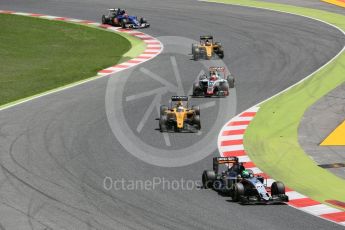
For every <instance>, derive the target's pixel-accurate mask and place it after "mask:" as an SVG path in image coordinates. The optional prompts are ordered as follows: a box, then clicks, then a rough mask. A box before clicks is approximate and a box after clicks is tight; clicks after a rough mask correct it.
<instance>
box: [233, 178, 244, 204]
mask: <svg viewBox="0 0 345 230" xmlns="http://www.w3.org/2000/svg"><path fill="white" fill-rule="evenodd" d="M243 195H244V186H243V184H242V183H240V182H239V183H236V184H235V187H234V194H233V196H232V200H233V201H235V202H238V201H240V199H241V196H243Z"/></svg>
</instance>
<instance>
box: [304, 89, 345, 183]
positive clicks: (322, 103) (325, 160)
mask: <svg viewBox="0 0 345 230" xmlns="http://www.w3.org/2000/svg"><path fill="white" fill-rule="evenodd" d="M344 90H345V84H342V85H340V86H338V87H337V88H336V89H335V90H333V91H332V92H330V93H328V94H327V95H326V96H325V97H323V98H322V99H320V100H319V101H318V102H316V103H315V104H314V105H312V106H311V107H310V108H309V109H308V110H307V111H306V112H305V114H304V116H303V119H302V121H301V124H300V126H299V130H298V132H299V143H300V145H301V146H302V148H303V149H304V150H305V152H306V153H307V154H308V155H309V156H310V157H311V158H312V159H313V160H314V161H315V162H316V163H317V164H320V165H322V164H334V163H344V162H345V147H344V146H319V145H320V143H321V142H322V141H323V140H324V139H326V138H327V137H328V135H329V134H330V133H331V132H332V131H333V130H334V129H335V128H337V127H338V125H339V124H341V123H342V122H343V121H344V117H345V116H344V115H345V95H344ZM344 138H345V137H344ZM328 170H329V171H331V172H332V173H334V174H335V175H337V176H339V177H342V178H345V168H344V167H342V168H331V169H328Z"/></svg>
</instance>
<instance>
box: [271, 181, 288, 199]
mask: <svg viewBox="0 0 345 230" xmlns="http://www.w3.org/2000/svg"><path fill="white" fill-rule="evenodd" d="M271 194H272V196H273V195H285V185H284V184H283V182H280V181H275V182H273V183H272V185H271Z"/></svg>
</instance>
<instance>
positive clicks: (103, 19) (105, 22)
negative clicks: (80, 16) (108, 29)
mask: <svg viewBox="0 0 345 230" xmlns="http://www.w3.org/2000/svg"><path fill="white" fill-rule="evenodd" d="M102 24H107V20H106V18H105V15H102Z"/></svg>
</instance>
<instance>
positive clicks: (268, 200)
mask: <svg viewBox="0 0 345 230" xmlns="http://www.w3.org/2000/svg"><path fill="white" fill-rule="evenodd" d="M219 165H226V170H224V171H222V172H221V173H219V172H218V171H219ZM202 183H203V187H204V188H206V189H207V188H211V189H213V190H215V191H217V192H219V193H221V194H223V195H226V196H230V197H231V198H232V200H233V201H235V202H240V203H242V204H272V203H282V202H288V201H289V197H288V196H287V195H286V194H285V186H284V184H283V183H282V182H279V181H276V182H273V183H272V185H271V186H270V187H268V186H267V182H266V183H265V179H264V178H263V177H261V176H254V173H253V171H252V170H250V169H245V168H244V166H243V163H240V162H239V161H238V158H237V157H214V158H213V170H210V171H208V170H205V171H204V172H203V174H202Z"/></svg>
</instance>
